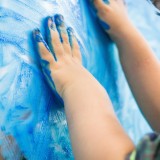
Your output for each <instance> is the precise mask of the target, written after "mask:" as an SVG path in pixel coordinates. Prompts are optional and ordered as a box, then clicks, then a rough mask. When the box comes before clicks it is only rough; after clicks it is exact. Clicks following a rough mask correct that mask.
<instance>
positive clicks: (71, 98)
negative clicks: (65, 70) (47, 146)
mask: <svg viewBox="0 0 160 160" xmlns="http://www.w3.org/2000/svg"><path fill="white" fill-rule="evenodd" d="M63 99H64V102H65V110H66V115H67V122H68V125H69V131H70V135H71V141H72V146H73V151H74V154H75V159H76V160H97V159H98V160H104V159H112V160H117V159H118V160H122V159H123V160H124V159H125V156H126V155H127V153H129V152H130V151H132V150H133V148H134V146H133V143H132V142H131V140H130V139H129V137H128V136H127V135H126V134H125V132H124V131H123V129H122V127H121V126H120V124H119V122H118V120H117V119H116V116H115V113H114V111H113V107H112V105H111V102H110V100H109V98H108V95H107V93H106V92H105V90H104V89H103V88H102V87H101V86H100V84H99V83H98V82H97V81H96V80H93V79H92V78H91V79H89V78H88V76H86V78H85V80H83V79H80V81H79V82H77V84H73V85H72V86H71V87H70V88H69V89H68V90H66V91H65V93H64V94H63ZM115 153H116V154H115Z"/></svg>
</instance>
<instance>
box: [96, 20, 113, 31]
mask: <svg viewBox="0 0 160 160" xmlns="http://www.w3.org/2000/svg"><path fill="white" fill-rule="evenodd" d="M99 22H100V24H101V26H102V27H103V29H104V30H110V29H111V27H110V26H109V25H108V24H107V23H106V22H104V21H102V20H99Z"/></svg>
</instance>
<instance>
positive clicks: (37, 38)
mask: <svg viewBox="0 0 160 160" xmlns="http://www.w3.org/2000/svg"><path fill="white" fill-rule="evenodd" d="M33 37H34V39H35V41H36V42H42V41H43V37H42V35H41V31H40V29H39V28H36V29H34V30H33Z"/></svg>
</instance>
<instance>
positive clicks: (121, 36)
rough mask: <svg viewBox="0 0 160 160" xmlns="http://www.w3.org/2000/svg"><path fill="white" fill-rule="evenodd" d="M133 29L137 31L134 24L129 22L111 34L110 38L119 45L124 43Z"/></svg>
mask: <svg viewBox="0 0 160 160" xmlns="http://www.w3.org/2000/svg"><path fill="white" fill-rule="evenodd" d="M133 29H135V27H134V26H133V24H132V22H130V21H129V20H128V21H126V22H125V23H123V25H122V26H119V28H118V29H117V30H116V31H114V32H113V33H111V34H110V36H111V38H112V40H113V41H114V42H115V43H118V42H119V41H124V40H125V37H127V36H128V35H129V34H130V33H131V32H132V30H133Z"/></svg>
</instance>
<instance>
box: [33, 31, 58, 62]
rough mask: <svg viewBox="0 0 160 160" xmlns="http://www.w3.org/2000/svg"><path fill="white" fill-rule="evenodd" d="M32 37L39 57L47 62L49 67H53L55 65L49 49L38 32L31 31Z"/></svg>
mask: <svg viewBox="0 0 160 160" xmlns="http://www.w3.org/2000/svg"><path fill="white" fill-rule="evenodd" d="M33 36H34V39H35V41H36V43H37V47H38V51H39V55H40V57H41V59H42V60H46V61H47V62H49V64H50V65H54V64H55V63H56V61H55V59H54V57H53V55H52V54H51V52H50V50H49V47H48V46H47V44H46V42H45V41H44V39H43V37H42V35H41V33H40V30H39V29H35V30H34V31H33Z"/></svg>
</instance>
